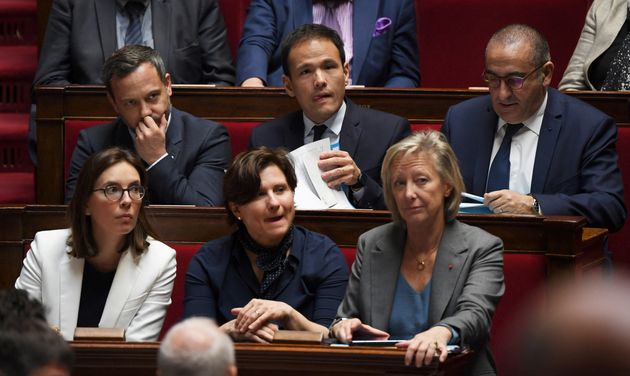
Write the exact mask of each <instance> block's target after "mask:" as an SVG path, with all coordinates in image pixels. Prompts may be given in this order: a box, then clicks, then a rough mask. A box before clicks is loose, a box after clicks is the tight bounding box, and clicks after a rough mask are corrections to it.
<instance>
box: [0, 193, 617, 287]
mask: <svg viewBox="0 0 630 376" xmlns="http://www.w3.org/2000/svg"><path fill="white" fill-rule="evenodd" d="M65 213H66V206H64V205H56V206H46V205H31V206H24V207H0V225H3V226H2V227H0V276H2V277H1V278H0V288H4V287H8V286H11V285H13V282H14V281H15V279H16V278H17V277H18V275H19V272H20V269H21V266H22V252H23V248H22V247H23V244H27V243H28V242H30V240H31V239H33V237H34V236H35V233H37V232H38V231H42V230H47V229H56V228H63V227H66V226H67V223H68V221H67V218H66V214H65ZM147 214H148V218H149V221H150V222H151V223H152V225H153V226H154V227H155V230H156V232H157V233H158V235H159V238H160V239H161V240H163V241H165V242H168V243H203V242H206V241H208V240H210V239H215V238H217V237H220V236H223V235H225V234H228V233H229V232H231V231H232V228H231V227H230V226H229V225H228V224H227V222H226V219H225V218H226V213H225V210H224V209H222V208H208V207H200V208H195V207H174V206H151V207H148V208H147ZM458 218H459V219H460V220H461V221H463V222H465V223H468V224H470V225H473V226H478V227H481V228H483V229H484V230H486V231H488V232H490V233H492V234H494V235H496V236H498V237H500V238H501V239H502V240H503V242H504V245H505V252H506V253H525V254H540V255H543V256H544V257H545V259H546V261H547V269H548V270H547V272H548V275H549V276H555V275H559V274H564V273H577V272H579V271H581V270H584V269H589V268H593V267H597V266H599V265H601V263H602V261H603V253H602V249H603V239H604V236H605V234H607V231H606V230H605V229H585V228H584V227H585V225H586V220H585V219H584V218H581V217H537V216H527V215H522V216H516V215H515V216H499V215H472V214H471V215H460V216H459V217H458ZM295 221H296V223H297V224H299V225H302V226H304V227H306V228H308V229H310V230H313V231H317V232H321V233H323V234H326V235H327V236H329V237H330V238H331V239H332V240H333V241H335V242H336V243H337V244H338V245H339V246H343V247H355V246H356V242H357V239H358V237H359V235H361V234H362V233H363V232H365V231H367V230H369V229H372V228H374V227H376V226H379V225H382V224H384V223H388V222H389V221H390V215H389V213H388V212H386V211H365V210H331V211H298V212H297V214H296V219H295Z"/></svg>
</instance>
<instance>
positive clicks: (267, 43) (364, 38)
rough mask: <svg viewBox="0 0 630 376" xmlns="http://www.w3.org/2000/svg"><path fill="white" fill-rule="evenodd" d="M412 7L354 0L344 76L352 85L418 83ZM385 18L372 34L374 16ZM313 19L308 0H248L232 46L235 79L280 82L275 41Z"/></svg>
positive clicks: (395, 0)
mask: <svg viewBox="0 0 630 376" xmlns="http://www.w3.org/2000/svg"><path fill="white" fill-rule="evenodd" d="M415 15H416V12H415V5H414V1H413V0H355V1H354V6H353V14H352V36H353V39H352V40H353V54H354V58H353V61H352V69H351V72H350V77H351V78H352V83H353V84H355V85H365V86H385V87H417V86H420V71H419V68H418V44H417V40H416V17H415ZM381 17H387V18H389V19H390V20H391V21H392V23H391V26H390V27H389V29H388V30H387V31H386V32H385V33H383V34H381V35H379V36H376V37H373V36H372V33H373V32H374V26H375V23H376V20H377V19H379V18H381ZM309 23H313V3H312V1H311V0H252V2H251V4H250V8H249V13H248V15H247V19H246V20H245V25H244V28H243V35H242V37H241V41H240V44H239V48H238V53H237V59H236V60H237V64H236V71H237V72H236V83H237V85H240V84H241V83H242V82H243V81H244V80H245V79H247V78H250V77H258V78H260V79H262V80H263V81H265V82H266V83H267V86H282V62H281V57H280V54H281V51H280V43H281V42H282V40H283V39H284V38H285V37H286V36H287V34H289V33H290V32H291V31H293V30H294V29H295V28H297V27H298V26H301V25H304V24H309Z"/></svg>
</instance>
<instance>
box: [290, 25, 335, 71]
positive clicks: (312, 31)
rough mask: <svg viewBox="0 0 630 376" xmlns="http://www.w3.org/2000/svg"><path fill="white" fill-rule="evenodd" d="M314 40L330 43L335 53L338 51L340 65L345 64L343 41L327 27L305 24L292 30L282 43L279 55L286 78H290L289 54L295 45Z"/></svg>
mask: <svg viewBox="0 0 630 376" xmlns="http://www.w3.org/2000/svg"><path fill="white" fill-rule="evenodd" d="M314 39H324V40H327V41H330V42H332V43H333V44H334V45H335V47H337V51H339V58H340V59H341V64H342V65H343V64H345V63H346V53H345V52H344V50H343V41H342V40H341V37H340V36H339V34H337V32H336V31H335V30H333V29H331V28H329V27H326V26H324V25H318V24H306V25H302V26H300V27H298V28H297V29H295V30H293V31H292V32H291V33H289V35H287V37H286V38H285V39H284V41H282V46H281V53H282V70H283V71H284V74H285V75H287V76H289V77H290V76H291V72H290V71H289V54H290V53H291V50H292V49H293V48H295V46H296V45H298V44H300V43H302V42H306V41H309V40H314Z"/></svg>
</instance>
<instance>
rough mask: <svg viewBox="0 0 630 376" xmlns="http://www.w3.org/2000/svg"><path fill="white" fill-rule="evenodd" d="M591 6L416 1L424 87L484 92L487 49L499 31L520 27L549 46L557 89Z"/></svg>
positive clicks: (577, 1) (526, 0)
mask: <svg viewBox="0 0 630 376" xmlns="http://www.w3.org/2000/svg"><path fill="white" fill-rule="evenodd" d="M591 2H592V0H554V1H548V0H534V1H531V0H484V1H470V0H416V24H417V30H418V34H417V35H418V39H419V45H420V60H421V64H420V66H421V73H422V86H423V87H449V88H466V87H469V86H485V83H484V82H483V81H482V80H481V72H482V71H483V69H484V51H485V48H486V43H487V42H488V39H490V37H491V36H492V34H493V33H494V32H495V31H496V30H498V29H499V28H501V27H503V26H506V25H508V24H511V23H525V24H528V25H530V26H532V27H535V28H536V29H538V30H539V31H540V32H542V33H543V34H544V35H545V37H546V38H547V40H548V41H549V47H550V49H551V56H552V60H553V62H554V63H555V64H556V69H555V74H554V75H553V80H552V83H551V84H552V86H554V87H555V86H557V85H558V82H560V78H562V74H563V73H564V70H565V68H566V66H567V63H568V62H569V59H570V58H571V55H572V54H573V50H574V49H575V45H576V44H577V42H578V39H579V37H580V33H581V31H582V27H583V25H584V20H585V17H586V12H587V11H588V8H589V7H590V4H591Z"/></svg>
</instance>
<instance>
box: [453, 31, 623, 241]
mask: <svg viewBox="0 0 630 376" xmlns="http://www.w3.org/2000/svg"><path fill="white" fill-rule="evenodd" d="M485 60H486V62H485V63H486V64H485V65H486V67H485V70H484V72H483V79H484V80H485V81H486V83H487V84H488V87H489V90H490V95H485V96H480V97H477V98H474V99H470V100H468V101H465V102H462V103H459V104H457V105H455V106H453V107H451V108H450V109H449V111H448V113H447V114H446V117H445V119H444V126H443V128H442V132H444V134H445V135H446V137H447V138H448V139H449V141H450V143H451V145H452V147H453V150H454V151H455V154H456V155H457V158H458V160H459V164H460V169H461V172H462V176H463V178H464V182H465V184H466V189H467V190H468V192H470V193H473V194H476V195H480V196H483V197H484V203H485V204H486V205H488V207H489V208H490V209H491V210H492V211H494V212H495V213H508V214H536V215H540V214H545V215H577V216H584V217H585V218H586V219H587V221H588V223H589V225H590V226H593V227H605V228H608V229H609V230H610V231H616V230H619V229H620V228H621V227H622V226H623V224H624V222H625V219H626V207H625V204H624V199H623V183H622V180H621V173H620V171H619V167H618V164H617V151H616V146H615V144H616V141H617V127H616V125H615V122H614V120H613V119H612V118H610V117H609V116H607V115H606V114H604V113H602V112H601V111H599V110H597V109H595V108H593V107H591V106H590V105H588V104H586V103H584V102H582V101H580V100H578V99H575V98H573V97H571V96H568V95H565V94H562V93H560V92H558V91H557V90H555V89H552V88H549V84H550V83H551V77H552V74H553V70H554V64H553V63H552V61H551V55H550V51H549V45H548V44H547V41H546V40H545V37H544V36H543V35H542V34H540V33H539V32H538V31H536V30H535V29H533V28H531V27H529V26H527V25H521V24H515V25H509V26H506V27H504V28H502V29H500V30H499V31H497V32H496V33H495V34H494V35H493V36H492V37H491V38H490V41H489V42H488V44H487V47H486V54H485Z"/></svg>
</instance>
